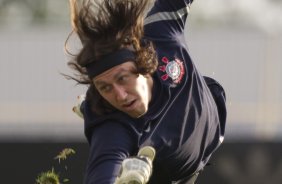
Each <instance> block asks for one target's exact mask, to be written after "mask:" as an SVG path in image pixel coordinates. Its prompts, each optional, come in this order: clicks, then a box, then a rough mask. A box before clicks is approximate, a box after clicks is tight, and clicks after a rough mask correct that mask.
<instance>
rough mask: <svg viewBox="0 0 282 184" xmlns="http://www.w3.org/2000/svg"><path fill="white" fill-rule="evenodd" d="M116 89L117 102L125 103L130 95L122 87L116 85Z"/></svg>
mask: <svg viewBox="0 0 282 184" xmlns="http://www.w3.org/2000/svg"><path fill="white" fill-rule="evenodd" d="M114 89H115V93H116V99H117V101H124V100H125V99H126V97H127V95H128V94H127V92H126V90H125V88H124V87H122V86H119V85H116V86H114Z"/></svg>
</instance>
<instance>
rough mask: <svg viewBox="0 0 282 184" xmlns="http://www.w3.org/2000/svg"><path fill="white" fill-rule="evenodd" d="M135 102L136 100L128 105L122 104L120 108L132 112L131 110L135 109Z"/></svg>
mask: <svg viewBox="0 0 282 184" xmlns="http://www.w3.org/2000/svg"><path fill="white" fill-rule="evenodd" d="M135 102H136V100H132V101H130V102H129V103H126V104H123V105H122V107H123V108H125V109H126V110H132V109H133V108H135Z"/></svg>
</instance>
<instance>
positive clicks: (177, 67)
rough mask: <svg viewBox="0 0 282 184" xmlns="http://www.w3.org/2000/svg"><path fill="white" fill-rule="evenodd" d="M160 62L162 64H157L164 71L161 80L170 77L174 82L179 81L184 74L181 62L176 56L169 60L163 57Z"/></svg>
mask: <svg viewBox="0 0 282 184" xmlns="http://www.w3.org/2000/svg"><path fill="white" fill-rule="evenodd" d="M162 62H163V63H164V65H161V66H159V70H160V71H162V72H165V74H163V75H162V76H161V78H162V80H163V81H166V80H167V79H168V78H171V79H172V81H173V82H174V83H180V81H181V79H182V78H183V75H184V66H183V62H182V61H180V60H179V59H177V58H175V59H174V60H172V61H169V59H168V58H167V57H163V58H162Z"/></svg>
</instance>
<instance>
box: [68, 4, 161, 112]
mask: <svg viewBox="0 0 282 184" xmlns="http://www.w3.org/2000/svg"><path fill="white" fill-rule="evenodd" d="M148 4H149V0H103V1H101V0H82V2H81V3H80V4H79V3H78V2H77V1H76V0H70V8H71V22H72V27H73V31H72V33H76V34H77V35H78V37H79V38H80V41H81V43H82V49H81V50H80V51H79V53H78V54H76V55H73V54H71V53H70V52H68V50H67V43H68V40H69V38H70V36H71V35H72V33H71V34H70V35H69V37H68V38H67V40H66V45H65V49H66V51H67V53H69V54H70V55H72V56H73V59H72V61H70V62H69V63H68V65H69V66H70V67H71V68H72V69H74V70H75V71H76V74H74V77H72V76H67V75H66V77H67V78H68V79H73V80H75V81H76V82H77V83H78V84H86V85H89V90H88V93H87V97H86V98H87V99H88V100H90V102H91V107H92V110H93V111H95V112H96V113H98V114H103V113H106V112H109V111H112V110H113V107H111V105H110V104H109V103H107V102H106V101H105V100H104V99H103V98H102V97H101V96H100V94H99V93H98V91H97V90H96V88H95V86H94V84H93V82H92V81H91V78H90V77H89V76H88V75H87V72H86V68H85V67H86V65H87V64H89V63H90V62H97V61H98V60H99V59H100V58H101V57H103V56H105V55H107V54H109V53H111V52H113V51H116V50H118V49H121V48H124V47H126V48H129V49H131V50H132V51H133V52H134V53H135V56H136V59H135V64H136V66H137V70H138V73H140V74H143V75H146V74H152V73H153V72H154V71H155V70H156V68H157V57H156V53H155V50H154V48H153V44H152V43H151V42H145V41H144V40H143V19H144V13H145V10H146V8H147V7H148Z"/></svg>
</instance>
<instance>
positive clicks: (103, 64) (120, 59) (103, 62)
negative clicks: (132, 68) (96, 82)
mask: <svg viewBox="0 0 282 184" xmlns="http://www.w3.org/2000/svg"><path fill="white" fill-rule="evenodd" d="M134 60H135V54H134V52H133V51H131V50H129V49H126V48H123V49H120V50H117V51H115V52H112V53H110V54H108V55H106V56H104V57H102V58H101V59H100V60H99V61H95V62H92V63H90V64H88V65H86V70H87V73H88V76H89V77H90V78H94V77H96V76H97V75H99V74H101V73H103V72H105V71H106V70H109V69H111V68H112V67H115V66H117V65H120V64H122V63H124V62H127V61H134Z"/></svg>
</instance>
